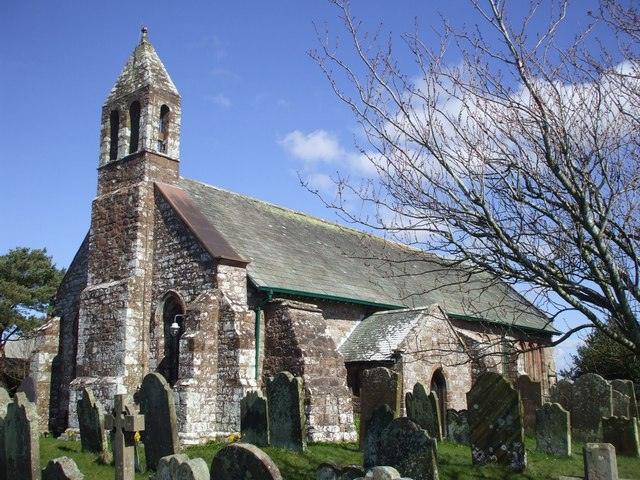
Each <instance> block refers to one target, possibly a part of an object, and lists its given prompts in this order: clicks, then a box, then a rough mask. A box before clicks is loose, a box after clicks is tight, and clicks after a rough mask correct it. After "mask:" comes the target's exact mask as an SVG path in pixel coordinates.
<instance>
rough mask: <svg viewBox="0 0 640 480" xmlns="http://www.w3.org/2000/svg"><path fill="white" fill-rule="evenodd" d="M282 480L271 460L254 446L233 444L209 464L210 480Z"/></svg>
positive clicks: (221, 451) (220, 452)
mask: <svg viewBox="0 0 640 480" xmlns="http://www.w3.org/2000/svg"><path fill="white" fill-rule="evenodd" d="M238 479H242V480H282V476H281V475H280V470H278V467H277V466H276V464H275V463H273V460H271V458H270V457H269V455H267V454H266V453H264V452H263V451H262V450H260V449H259V448H258V447H256V446H255V445H251V444H250V443H233V444H231V445H228V446H226V447H224V448H223V449H222V450H220V451H219V452H218V453H217V454H216V456H215V457H213V461H212V462H211V480H238Z"/></svg>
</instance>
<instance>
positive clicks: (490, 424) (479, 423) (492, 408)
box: [467, 372, 527, 471]
mask: <svg viewBox="0 0 640 480" xmlns="http://www.w3.org/2000/svg"><path fill="white" fill-rule="evenodd" d="M467 407H468V408H469V410H468V411H467V418H468V420H469V433H470V437H471V458H472V460H473V463H474V464H476V465H484V464H487V463H499V464H502V465H506V466H507V467H509V468H510V469H511V470H515V471H523V470H524V469H525V467H526V466H527V457H526V454H525V449H524V427H523V425H522V402H521V401H520V394H519V393H518V391H517V390H516V389H515V388H514V387H513V386H512V385H511V384H510V383H509V382H508V381H507V380H506V379H504V378H503V377H502V375H499V374H497V373H493V372H484V373H482V374H481V375H480V376H479V377H478V379H477V381H476V383H475V384H474V385H473V387H471V390H470V391H469V392H467Z"/></svg>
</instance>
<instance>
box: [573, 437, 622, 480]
mask: <svg viewBox="0 0 640 480" xmlns="http://www.w3.org/2000/svg"><path fill="white" fill-rule="evenodd" d="M582 455H583V457H584V478H585V480H618V461H617V459H616V450H615V448H613V445H611V444H610V443H587V444H586V445H585V446H584V447H583V449H582Z"/></svg>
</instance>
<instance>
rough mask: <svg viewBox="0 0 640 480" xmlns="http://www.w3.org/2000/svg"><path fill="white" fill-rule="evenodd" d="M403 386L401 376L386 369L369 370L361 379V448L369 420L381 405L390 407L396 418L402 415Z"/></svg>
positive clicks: (364, 372)
mask: <svg viewBox="0 0 640 480" xmlns="http://www.w3.org/2000/svg"><path fill="white" fill-rule="evenodd" d="M401 400H402V385H401V384H400V378H399V375H398V374H397V373H396V372H394V371H393V370H389V369H388V368H385V367H376V368H369V369H366V370H364V371H363V372H362V375H361V377H360V446H361V447H362V441H363V439H364V438H365V436H366V433H367V425H368V423H369V418H371V415H372V414H373V412H374V410H375V409H376V408H378V407H379V406H381V405H385V404H386V405H389V408H391V411H392V412H393V415H394V417H397V416H399V415H400V406H401Z"/></svg>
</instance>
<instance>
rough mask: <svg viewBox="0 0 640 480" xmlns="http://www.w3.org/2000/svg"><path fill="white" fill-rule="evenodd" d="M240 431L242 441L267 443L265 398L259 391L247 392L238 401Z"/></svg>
mask: <svg viewBox="0 0 640 480" xmlns="http://www.w3.org/2000/svg"><path fill="white" fill-rule="evenodd" d="M240 433H241V435H242V441H243V442H244V443H252V444H254V445H257V446H258V447H267V446H268V445H269V415H268V409H267V399H266V398H265V397H263V396H262V394H261V393H260V392H249V393H247V395H245V397H244V398H243V399H242V400H241V401H240Z"/></svg>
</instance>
